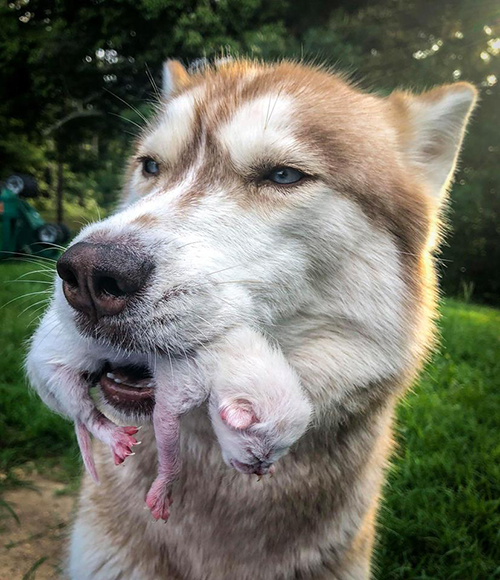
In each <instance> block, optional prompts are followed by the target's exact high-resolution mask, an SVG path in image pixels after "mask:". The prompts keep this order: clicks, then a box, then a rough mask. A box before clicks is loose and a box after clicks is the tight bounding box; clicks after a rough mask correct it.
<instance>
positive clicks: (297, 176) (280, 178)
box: [266, 167, 305, 185]
mask: <svg viewBox="0 0 500 580" xmlns="http://www.w3.org/2000/svg"><path fill="white" fill-rule="evenodd" d="M304 177H305V174H304V173H302V171H299V170H298V169H293V168H292V167H276V168H275V169H273V170H272V171H271V172H270V173H269V174H268V175H267V176H266V179H268V180H269V181H272V182H273V183H278V184H279V185H289V184H291V183H297V182H298V181H300V180H301V179H303V178H304Z"/></svg>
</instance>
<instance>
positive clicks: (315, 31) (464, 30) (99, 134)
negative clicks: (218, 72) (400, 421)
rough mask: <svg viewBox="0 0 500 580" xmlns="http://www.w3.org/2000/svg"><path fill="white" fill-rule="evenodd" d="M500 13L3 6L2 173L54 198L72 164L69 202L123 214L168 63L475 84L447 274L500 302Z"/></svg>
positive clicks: (221, 3)
mask: <svg viewBox="0 0 500 580" xmlns="http://www.w3.org/2000/svg"><path fill="white" fill-rule="evenodd" d="M499 17H500V8H498V7H497V6H496V5H495V3H494V2H491V0H448V1H446V0H444V1H442V2H435V0H432V1H431V0H412V1H408V0H375V1H369V0H350V1H349V2H347V1H346V0H331V1H328V2H327V1H326V0H307V1H306V0H294V1H292V0H273V2H267V1H265V0H79V1H78V2H73V1H71V0H13V1H12V2H10V3H8V4H2V5H1V6H0V159H1V165H0V170H1V174H0V177H5V176H6V175H7V174H9V173H11V172H13V171H19V172H24V173H32V174H35V175H36V176H37V178H38V179H39V180H40V182H41V186H42V189H45V190H46V191H49V192H51V194H52V195H53V194H54V190H55V188H56V183H55V175H56V165H57V164H58V163H59V164H62V166H63V173H64V193H65V198H66V200H67V202H68V203H72V204H73V205H74V204H77V205H79V206H80V207H82V213H85V211H87V210H89V211H90V209H89V208H90V207H91V206H92V207H93V206H94V205H95V202H97V203H98V204H99V205H100V206H101V207H102V208H104V209H109V208H111V207H112V206H113V203H114V200H115V199H116V193H117V191H118V189H119V181H120V176H121V173H122V169H123V165H124V160H125V159H126V157H127V152H128V147H129V144H130V141H131V139H132V138H133V137H132V135H131V134H133V133H135V132H137V129H138V127H137V125H141V124H142V123H143V119H142V116H144V117H147V116H148V115H149V114H150V111H151V102H152V101H153V100H154V99H155V92H156V91H157V89H156V87H155V84H159V83H160V77H159V75H160V71H161V63H162V62H163V60H164V59H165V58H168V57H175V58H181V59H183V60H184V62H185V63H186V64H189V63H190V62H192V61H195V60H196V59H199V58H201V57H207V58H212V57H214V56H217V55H220V54H221V52H222V53H224V54H235V55H250V56H255V57H259V58H264V59H274V58H279V57H281V56H292V57H296V58H305V59H306V60H308V59H311V60H314V61H316V62H326V63H328V64H331V65H334V66H335V67H337V68H339V69H341V70H342V71H347V72H348V74H349V75H350V76H351V78H352V79H353V80H354V81H356V82H359V83H360V84H361V86H363V87H365V88H367V89H369V90H374V89H377V90H378V91H379V92H380V93H381V94H387V93H388V92H390V91H391V90H392V89H394V88H395V87H398V86H404V87H409V88H413V89H415V90H422V89H424V88H427V87H430V86H432V85H435V84H439V83H447V82H453V81H455V80H458V79H465V80H470V81H472V82H474V83H475V84H476V85H477V86H478V87H480V88H481V104H480V107H479V109H478V111H477V113H476V114H475V116H474V120H473V123H472V126H471V129H470V134H469V136H468V138H467V140H466V146H465V151H464V154H463V157H462V163H461V169H460V171H459V174H458V176H457V181H456V184H455V187H454V189H453V192H452V194H451V197H450V208H451V211H450V213H449V215H450V222H451V226H452V227H451V231H452V232H453V233H452V234H451V236H449V237H448V242H449V245H448V246H446V247H445V248H444V251H443V260H442V266H441V271H442V276H443V285H444V287H445V289H446V290H447V291H449V292H452V293H455V294H457V293H464V294H466V295H470V294H471V292H472V293H473V297H475V298H476V299H481V300H486V301H489V302H497V303H498V302H500V268H499V267H498V265H499V264H500V226H499V225H498V215H499V212H500V201H499V200H500V196H499V190H498V189H499V184H498V173H499V170H498V168H499V167H500V145H499V143H500V140H499V133H500V118H499V116H500V106H499V103H500V99H499V89H498V87H499V82H497V81H500V40H499V36H500V24H499ZM90 200H93V201H92V202H91V201H90ZM45 204H46V206H47V208H46V209H48V208H49V207H53V205H54V204H53V203H52V200H49V201H47V202H45Z"/></svg>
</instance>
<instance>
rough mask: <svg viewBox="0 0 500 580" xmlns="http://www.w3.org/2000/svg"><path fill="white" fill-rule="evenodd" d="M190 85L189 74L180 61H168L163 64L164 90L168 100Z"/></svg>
mask: <svg viewBox="0 0 500 580" xmlns="http://www.w3.org/2000/svg"><path fill="white" fill-rule="evenodd" d="M188 83H189V73H188V72H187V70H186V69H185V68H184V66H183V65H182V63H180V62H179V61H178V60H166V61H165V62H164V63H163V79H162V89H163V95H164V97H165V98H166V99H168V98H169V97H170V96H171V95H172V94H173V93H174V92H176V91H178V90H179V89H182V87H184V86H186V85H187V84H188Z"/></svg>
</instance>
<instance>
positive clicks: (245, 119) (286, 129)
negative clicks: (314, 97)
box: [217, 92, 298, 168]
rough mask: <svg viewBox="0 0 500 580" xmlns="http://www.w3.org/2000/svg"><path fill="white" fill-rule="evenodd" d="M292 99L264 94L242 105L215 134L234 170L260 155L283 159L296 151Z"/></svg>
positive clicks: (244, 166)
mask: <svg viewBox="0 0 500 580" xmlns="http://www.w3.org/2000/svg"><path fill="white" fill-rule="evenodd" d="M294 110H295V107H294V100H293V98H292V97H290V96H288V95H283V94H280V93H279V92H278V93H268V94H265V95H262V96H260V97H257V98H256V99H254V100H252V101H250V102H247V103H244V104H243V105H242V106H241V107H239V109H237V110H236V112H235V113H234V115H233V116H232V117H231V118H230V119H229V121H228V122H227V123H226V124H225V125H223V126H222V127H221V128H220V129H219V131H218V132H217V137H218V140H219V141H220V143H221V144H222V146H223V148H224V149H225V150H226V151H227V152H228V153H229V155H230V156H231V158H232V160H233V162H234V164H235V165H236V166H237V167H238V168H246V167H248V166H249V165H251V164H252V163H253V162H255V161H257V160H259V159H260V158H262V157H263V156H275V157H277V158H279V157H282V156H286V155H288V153H289V152H290V151H293V150H294V149H296V148H297V146H298V143H297V140H296V139H295V137H294V134H293V127H294V121H293V116H294Z"/></svg>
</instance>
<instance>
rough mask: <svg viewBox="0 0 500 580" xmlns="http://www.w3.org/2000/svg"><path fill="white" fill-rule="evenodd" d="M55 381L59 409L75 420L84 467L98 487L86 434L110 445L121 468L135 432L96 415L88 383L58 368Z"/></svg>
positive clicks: (99, 413) (131, 445)
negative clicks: (58, 386) (58, 388)
mask: <svg viewBox="0 0 500 580" xmlns="http://www.w3.org/2000/svg"><path fill="white" fill-rule="evenodd" d="M55 380H56V381H57V382H58V383H60V385H61V388H60V390H58V407H59V408H60V407H62V408H63V409H66V410H68V409H71V411H72V413H68V414H69V415H70V416H73V417H75V431H76V436H77V440H78V445H79V447H80V452H81V454H82V458H83V463H84V465H85V468H86V469H87V471H88V472H89V474H90V476H91V477H92V479H93V480H94V481H95V482H96V483H99V477H98V475H97V470H96V467H95V463H94V458H93V455H92V445H91V442H90V435H89V434H90V433H91V434H92V435H93V436H94V437H97V439H100V440H101V441H102V442H103V443H106V444H107V445H109V447H110V448H111V452H112V454H113V459H114V462H115V465H120V463H123V461H124V460H125V459H126V458H127V457H128V456H129V455H131V454H132V447H133V446H134V445H136V444H137V440H136V439H135V438H134V437H133V435H135V434H136V433H137V431H138V428H137V427H120V426H118V425H116V424H115V423H113V422H112V421H110V420H109V419H108V418H106V417H105V416H104V415H103V414H102V413H101V412H99V411H98V410H97V409H96V407H95V404H94V401H93V400H92V398H91V397H90V395H89V391H88V384H87V382H86V381H85V380H84V379H83V378H82V377H81V376H80V375H79V374H76V373H75V372H73V371H71V370H69V369H67V368H66V367H64V366H61V367H60V368H58V369H57V373H56V375H55Z"/></svg>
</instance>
